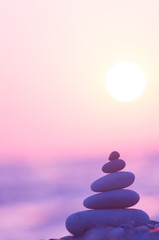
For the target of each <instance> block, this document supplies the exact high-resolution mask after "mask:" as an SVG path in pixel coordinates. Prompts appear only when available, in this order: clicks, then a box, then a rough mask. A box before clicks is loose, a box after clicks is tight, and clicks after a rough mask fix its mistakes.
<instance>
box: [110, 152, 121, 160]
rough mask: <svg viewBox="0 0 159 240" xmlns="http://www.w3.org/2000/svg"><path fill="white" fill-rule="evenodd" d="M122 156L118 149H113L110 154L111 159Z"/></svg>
mask: <svg viewBox="0 0 159 240" xmlns="http://www.w3.org/2000/svg"><path fill="white" fill-rule="evenodd" d="M119 157H120V154H119V153H118V152H117V151H113V152H112V153H111V154H110V155H109V158H108V159H109V160H110V161H113V160H116V159H118V158H119Z"/></svg>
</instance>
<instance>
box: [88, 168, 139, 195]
mask: <svg viewBox="0 0 159 240" xmlns="http://www.w3.org/2000/svg"><path fill="white" fill-rule="evenodd" d="M134 180H135V175H134V174H133V173H131V172H124V171H123V172H115V173H110V174H108V175H106V176H104V177H101V178H99V179H97V180H96V181H95V182H93V183H92V185H91V189H92V191H94V192H106V191H111V190H116V189H122V188H126V187H128V186H130V185H131V184H132V183H133V182H134Z"/></svg>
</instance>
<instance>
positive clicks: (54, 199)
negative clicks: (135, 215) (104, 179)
mask: <svg viewBox="0 0 159 240" xmlns="http://www.w3.org/2000/svg"><path fill="white" fill-rule="evenodd" d="M101 165H102V163H101V162H99V161H95V160H94V161H81V162H80V161H65V162H54V163H49V164H48V163H46V164H42V165H36V166H33V165H29V164H23V163H21V164H19V163H17V164H8V165H7V164H3V165H0V234H1V239H3V240H20V239H23V240H25V239H26V240H28V239H29V240H35V239H37V240H42V239H43V240H47V239H49V238H51V237H52V238H53V237H57V238H58V237H62V236H64V235H68V234H69V233H68V232H67V230H66V228H65V220H66V218H67V216H69V215H70V214H72V213H74V212H77V211H81V210H84V207H83V205H82V202H83V200H84V198H86V197H87V196H88V195H91V194H93V193H92V192H91V190H90V184H91V183H92V182H93V181H94V180H96V179H97V178H99V177H101V176H103V173H102V172H101ZM145 166H146V167H145V169H144V172H142V171H141V172H140V173H138V175H137V178H136V181H135V183H134V184H133V185H132V186H130V187H129V188H130V189H134V190H136V191H137V192H138V193H139V194H140V195H141V200H140V202H139V203H138V204H137V205H136V206H135V207H136V208H140V209H143V210H145V211H148V214H149V215H150V217H151V218H153V219H156V220H159V206H158V200H159V193H158V190H157V189H158V187H159V183H158V181H157V179H158V176H157V172H158V171H157V170H159V169H157V168H156V167H154V168H153V169H151V168H152V167H151V168H150V165H149V164H147V165H146V164H145ZM151 166H152V164H151ZM151 171H152V172H153V173H154V174H153V175H151V177H149V179H148V172H151Z"/></svg>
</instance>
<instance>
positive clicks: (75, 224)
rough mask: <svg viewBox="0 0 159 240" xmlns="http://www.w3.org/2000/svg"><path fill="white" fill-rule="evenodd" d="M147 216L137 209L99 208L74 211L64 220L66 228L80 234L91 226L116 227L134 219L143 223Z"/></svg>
mask: <svg viewBox="0 0 159 240" xmlns="http://www.w3.org/2000/svg"><path fill="white" fill-rule="evenodd" d="M148 220H149V216H148V215H147V214H146V213H145V212H144V211H142V210H138V209H99V210H87V211H83V212H78V213H74V214H72V215H71V216H69V217H68V218H67V220H66V228H67V230H68V231H69V232H70V233H72V234H74V235H81V234H83V233H84V232H86V231H88V230H89V229H92V228H97V227H108V226H112V227H118V226H120V225H121V224H125V223H129V222H132V221H134V222H135V223H136V224H137V225H142V224H145V223H146V222H147V221H148Z"/></svg>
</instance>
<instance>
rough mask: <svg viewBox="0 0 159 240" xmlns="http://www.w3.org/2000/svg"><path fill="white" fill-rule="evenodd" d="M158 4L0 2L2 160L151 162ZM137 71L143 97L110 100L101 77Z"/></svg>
mask: <svg viewBox="0 0 159 240" xmlns="http://www.w3.org/2000/svg"><path fill="white" fill-rule="evenodd" d="M158 12H159V2H157V1H155V0H151V1H150V0H149V1H146V0H140V1H138V0H134V1H127V0H121V1H118V0H113V1H105V0H99V1H97V0H80V1H75V0H59V1H56V0H55V1H54V0H50V1H44V0H43V1H42V0H38V1H36V0H34V1H33V0H27V1H21V0H14V1H11V0H10V1H9V0H5V1H0V32H1V34H0V35H1V37H0V82H1V85H0V146H1V147H0V156H1V159H2V160H3V159H15V158H17V157H20V158H21V157H23V158H24V159H28V160H32V159H51V158H53V159H58V158H67V159H68V158H69V157H71V158H73V157H88V156H89V157H93V156H96V157H97V156H103V155H105V154H106V152H108V153H109V152H110V151H111V150H114V149H117V150H119V151H122V152H124V151H125V152H128V154H129V155H131V156H132V155H133V154H136V155H138V154H147V153H149V152H150V153H151V152H158V143H159V127H158V125H159V112H158V104H159V91H158V89H159V67H158V58H159V44H158V43H159V18H158ZM123 60H129V61H134V62H135V63H137V64H139V65H140V66H141V67H142V69H143V70H144V71H145V74H146V77H147V88H146V91H145V92H144V95H143V96H142V97H140V98H139V99H137V100H136V101H133V102H130V103H120V102H118V101H117V100H115V99H113V98H111V97H110V96H109V94H108V93H107V91H106V89H105V75H106V73H107V71H108V69H109V68H110V67H111V66H112V65H113V64H114V63H116V62H118V61H123Z"/></svg>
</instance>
